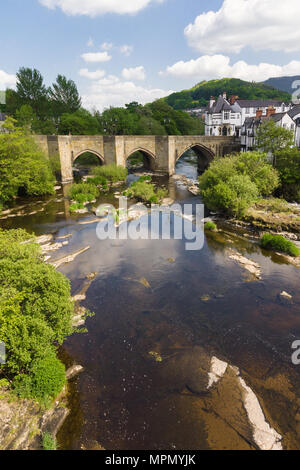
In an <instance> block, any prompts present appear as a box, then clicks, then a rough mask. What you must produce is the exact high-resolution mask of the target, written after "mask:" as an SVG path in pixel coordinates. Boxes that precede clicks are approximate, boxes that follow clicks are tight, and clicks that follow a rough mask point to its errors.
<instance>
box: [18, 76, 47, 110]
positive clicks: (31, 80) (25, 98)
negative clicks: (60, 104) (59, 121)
mask: <svg viewBox="0 0 300 470" xmlns="http://www.w3.org/2000/svg"><path fill="white" fill-rule="evenodd" d="M17 97H18V101H19V103H20V104H29V105H30V106H31V107H32V108H33V110H34V111H35V113H36V114H37V115H38V116H39V117H42V116H44V115H45V113H46V108H47V88H46V86H45V85H44V79H43V77H42V75H41V73H40V72H39V71H38V70H36V69H30V68H25V67H22V68H20V69H19V71H18V72H17Z"/></svg>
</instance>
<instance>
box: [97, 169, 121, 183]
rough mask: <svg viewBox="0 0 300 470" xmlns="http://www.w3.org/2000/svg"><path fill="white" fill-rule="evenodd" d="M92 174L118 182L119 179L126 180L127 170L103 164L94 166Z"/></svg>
mask: <svg viewBox="0 0 300 470" xmlns="http://www.w3.org/2000/svg"><path fill="white" fill-rule="evenodd" d="M93 175H94V176H95V177H98V176H102V177H104V178H106V179H107V180H108V181H109V182H110V183H118V182H119V181H126V178H127V176H128V172H127V170H126V168H123V167H121V166H117V165H103V166H98V167H97V168H94V170H93Z"/></svg>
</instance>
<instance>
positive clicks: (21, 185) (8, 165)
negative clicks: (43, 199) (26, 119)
mask: <svg viewBox="0 0 300 470" xmlns="http://www.w3.org/2000/svg"><path fill="white" fill-rule="evenodd" d="M15 124H16V122H15V120H14V119H12V118H8V119H7V120H6V121H5V123H4V125H3V128H4V130H5V131H6V132H3V133H1V134H0V202H3V203H7V202H9V201H10V200H11V199H12V198H13V197H15V196H17V195H18V192H19V190H20V189H22V190H23V192H25V193H26V194H27V195H32V196H38V195H43V194H52V193H53V191H54V182H55V181H54V177H53V174H52V172H51V169H50V165H49V161H48V160H47V159H46V156H45V155H44V154H43V152H42V151H41V150H40V149H39V147H38V146H37V144H36V143H35V141H34V140H33V138H32V136H30V134H28V132H26V130H25V131H24V129H22V128H18V127H15Z"/></svg>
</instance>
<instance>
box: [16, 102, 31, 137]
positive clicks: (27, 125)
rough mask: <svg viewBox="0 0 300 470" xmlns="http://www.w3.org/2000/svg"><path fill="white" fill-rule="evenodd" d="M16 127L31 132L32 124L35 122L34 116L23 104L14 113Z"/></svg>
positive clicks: (28, 106) (27, 106)
mask: <svg viewBox="0 0 300 470" xmlns="http://www.w3.org/2000/svg"><path fill="white" fill-rule="evenodd" d="M16 115H17V120H18V126H19V127H23V128H24V129H27V130H28V131H31V129H32V127H33V124H34V122H35V121H36V114H35V112H34V111H33V109H32V107H31V106H30V105H29V104H23V106H21V108H20V109H19V110H17V112H16Z"/></svg>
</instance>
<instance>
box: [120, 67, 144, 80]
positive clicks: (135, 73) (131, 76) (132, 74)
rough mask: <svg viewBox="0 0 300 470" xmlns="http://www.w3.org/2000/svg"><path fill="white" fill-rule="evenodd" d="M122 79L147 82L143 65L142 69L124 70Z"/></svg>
mask: <svg viewBox="0 0 300 470" xmlns="http://www.w3.org/2000/svg"><path fill="white" fill-rule="evenodd" d="M122 77H123V78H125V80H145V79H146V72H145V69H144V67H143V66H142V65H141V66H140V67H135V68H129V69H123V71H122Z"/></svg>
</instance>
